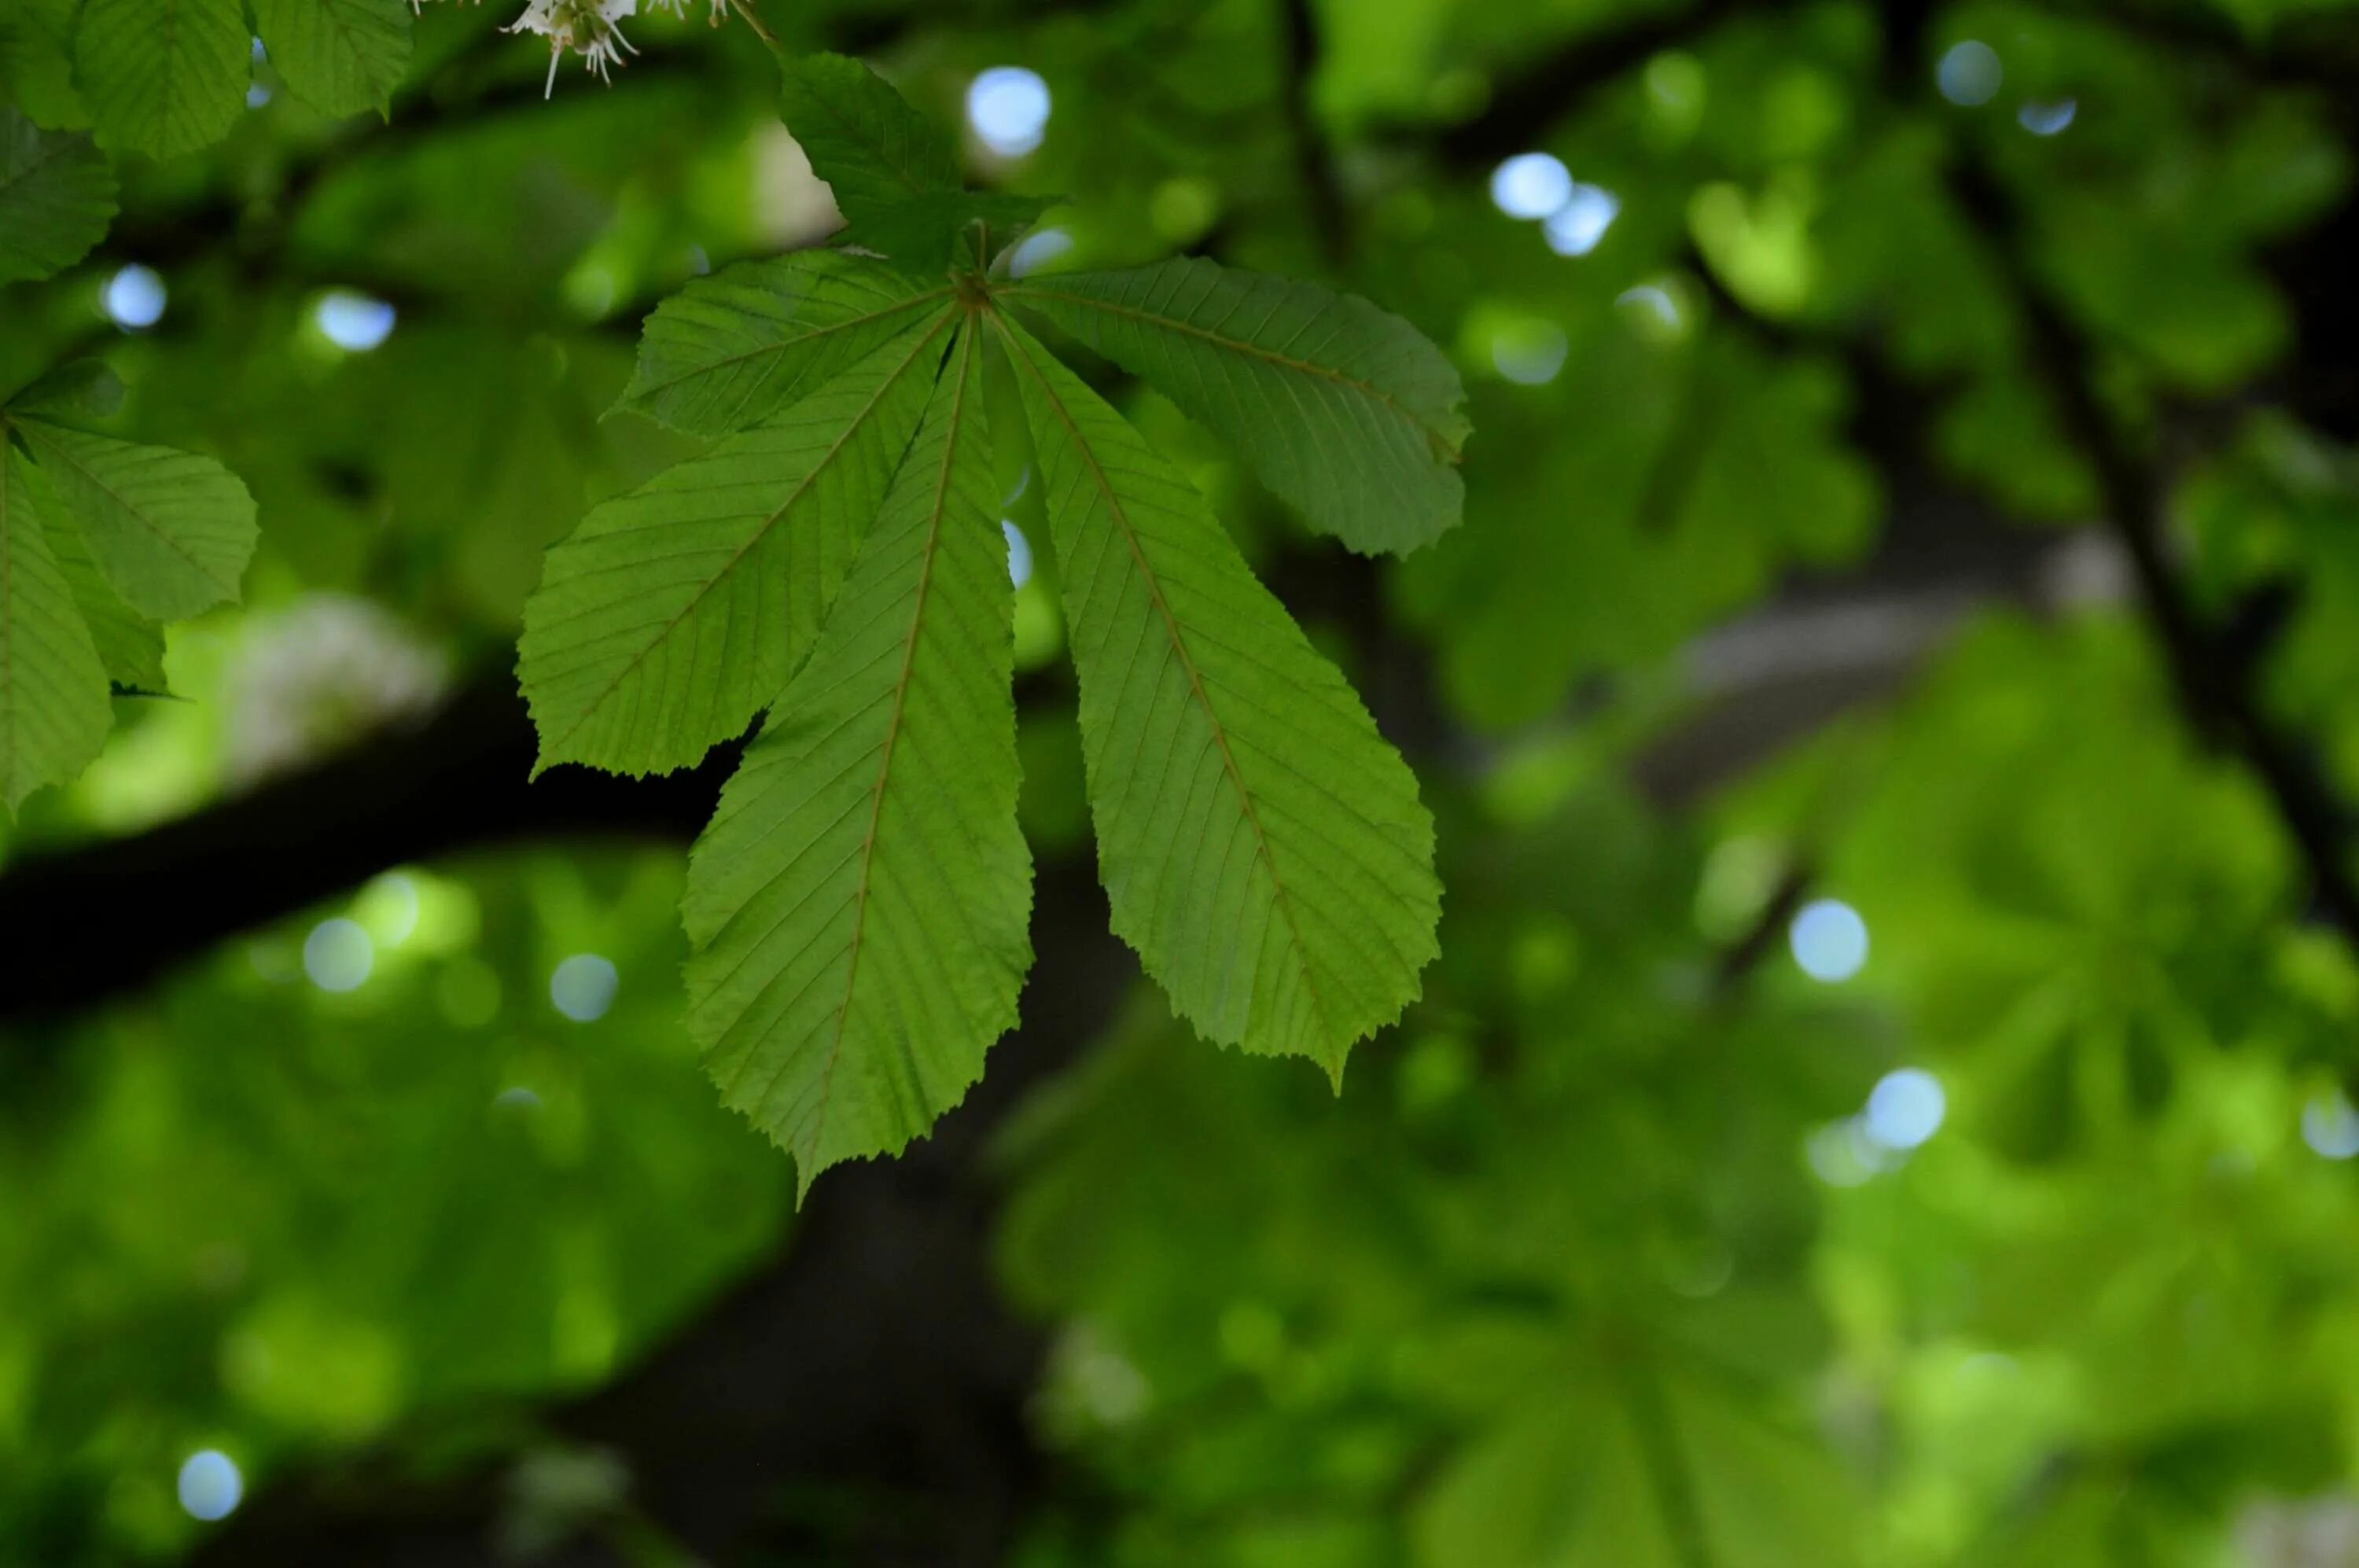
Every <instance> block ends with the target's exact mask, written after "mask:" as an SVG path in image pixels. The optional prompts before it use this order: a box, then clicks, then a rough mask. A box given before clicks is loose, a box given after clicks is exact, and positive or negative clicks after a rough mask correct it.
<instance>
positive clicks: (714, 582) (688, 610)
mask: <svg viewBox="0 0 2359 1568" xmlns="http://www.w3.org/2000/svg"><path fill="white" fill-rule="evenodd" d="M950 319H951V312H950V311H947V310H946V311H944V312H943V313H942V315H941V317H940V320H938V321H935V322H934V323H933V324H932V325H931V326H929V327H928V328H926V329H925V330H924V331H923V332H919V334H918V338H917V342H916V343H915V345H914V346H913V347H912V348H911V349H910V351H909V357H908V358H907V359H905V360H903V361H902V362H901V363H900V364H899V365H896V366H894V367H893V372H892V374H891V375H889V376H886V377H885V379H884V380H882V381H880V382H878V383H877V384H876V392H875V396H873V397H870V398H869V399H868V401H867V402H866V403H864V404H863V405H861V408H860V411H859V412H858V413H856V414H854V415H853V417H852V419H850V420H849V421H848V422H846V424H845V425H844V427H843V431H842V433H840V434H839V435H837V437H836V438H835V440H834V441H832V442H831V443H830V444H829V446H828V449H827V451H826V452H822V453H821V454H820V459H819V461H818V462H817V463H813V464H811V469H810V473H809V474H804V475H803V476H802V478H801V479H800V480H799V481H798V482H797V483H796V485H795V487H794V489H793V490H791V491H789V492H788V495H787V497H786V499H785V500H783V501H781V502H779V503H778V505H777V507H776V508H775V509H774V510H773V511H772V512H771V513H770V515H769V516H768V517H765V518H763V519H762V521H761V523H760V524H759V526H757V527H756V528H755V529H754V532H753V534H752V535H751V537H749V538H748V539H746V540H745V543H744V544H742V545H740V546H739V547H738V548H737V550H735V552H734V553H733V554H732V555H731V556H730V557H729V559H728V560H727V561H724V562H723V564H722V566H721V569H720V570H719V571H717V572H714V573H713V574H712V576H711V577H709V578H707V579H705V581H704V582H703V583H702V584H701V585H700V586H699V587H698V588H697V590H696V592H695V593H691V594H690V595H689V599H688V603H686V604H682V605H681V606H680V607H679V614H678V615H674V616H672V618H671V619H669V620H668V621H666V622H664V623H663V625H662V626H661V628H660V629H658V631H657V632H656V634H655V636H653V637H649V638H647V641H646V643H645V644H644V645H642V646H641V647H640V648H639V650H638V651H637V652H636V653H634V654H632V655H631V657H630V659H629V661H628V662H627V663H625V665H624V666H623V667H622V668H621V669H620V670H616V671H615V672H614V679H613V680H611V681H607V682H606V684H605V685H604V686H603V688H601V689H600V690H599V691H598V694H597V695H596V696H594V697H592V698H591V699H590V700H589V701H588V702H585V703H584V704H582V716H581V717H580V718H577V719H575V720H574V721H573V723H572V724H571V725H570V726H569V727H568V728H567V729H566V731H565V733H564V734H563V735H560V736H559V737H558V738H557V740H555V741H554V742H552V743H550V744H549V745H548V746H545V747H543V749H542V755H543V756H544V757H554V756H555V754H556V753H557V752H559V751H560V750H562V749H563V748H564V746H566V744H567V743H568V742H570V741H571V740H572V738H573V737H574V736H575V735H580V734H581V733H582V725H584V724H588V723H589V722H590V717H591V715H592V713H596V712H597V710H598V708H599V706H600V705H601V704H602V703H603V702H605V701H606V700H607V699H608V698H610V697H612V696H613V695H614V692H615V691H616V690H617V689H618V688H619V687H620V686H621V685H622V684H623V682H624V681H625V680H627V679H629V677H630V676H631V674H632V672H633V671H635V670H637V669H638V668H639V666H640V665H642V664H644V663H646V662H647V655H649V654H650V653H653V652H654V651H655V650H656V648H657V647H658V646H659V645H660V644H662V643H663V642H664V641H665V640H666V639H668V638H669V637H670V636H671V635H672V633H673V632H675V631H677V630H679V624H680V623H681V622H682V621H684V620H686V619H688V617H689V616H690V615H691V614H693V613H694V612H695V610H696V607H697V606H698V605H699V604H702V603H704V600H705V596H706V595H707V594H709V593H712V591H713V590H714V589H715V588H717V587H719V586H720V585H721V583H722V582H723V580H724V579H725V578H727V577H728V576H729V575H730V574H731V573H732V572H735V571H736V570H737V568H738V566H739V564H740V563H742V562H743V561H745V557H746V556H747V555H749V554H751V553H752V552H753V550H754V548H755V547H756V545H759V544H760V543H761V542H762V541H763V540H764V539H767V538H769V537H770V530H771V529H773V528H777V526H778V519H779V518H781V517H785V516H786V515H787V514H788V512H790V511H792V510H793V509H794V507H795V504H796V503H797V502H799V501H800V500H801V499H802V498H803V496H804V495H807V494H809V493H810V487H811V486H812V485H816V484H818V483H819V478H820V475H821V474H824V473H826V472H827V471H828V469H829V468H830V467H831V466H832V464H833V463H834V462H835V460H836V458H837V456H838V455H840V454H841V453H842V452H843V449H844V446H845V443H847V442H849V441H851V440H852V438H853V435H854V434H856V433H857V432H858V431H859V430H861V429H862V428H863V427H864V426H865V425H866V424H867V423H868V420H869V419H870V418H871V417H872V416H874V415H875V412H876V408H877V405H879V404H881V403H882V402H884V400H885V397H886V394H887V393H889V392H891V391H892V390H893V388H894V387H897V386H899V385H900V383H901V377H902V376H906V375H908V373H909V367H910V366H911V365H915V364H917V363H918V361H919V358H920V357H922V356H923V354H925V352H926V345H927V344H928V343H931V342H932V341H933V339H934V334H935V333H937V332H940V331H941V329H942V326H943V324H944V323H945V322H947V321H950ZM547 766H548V763H546V762H544V763H543V764H542V767H544V768H546V767H547ZM536 773H538V769H536Z"/></svg>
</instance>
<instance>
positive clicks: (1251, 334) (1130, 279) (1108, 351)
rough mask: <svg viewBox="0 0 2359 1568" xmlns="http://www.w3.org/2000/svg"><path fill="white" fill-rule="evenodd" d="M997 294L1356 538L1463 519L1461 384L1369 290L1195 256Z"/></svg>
mask: <svg viewBox="0 0 2359 1568" xmlns="http://www.w3.org/2000/svg"><path fill="white" fill-rule="evenodd" d="M1000 296H1001V298H1003V299H1006V300H1009V301H1011V302H1013V303H1015V304H1017V305H1020V306H1023V307H1024V308H1026V309H1027V310H1034V311H1037V312H1038V314H1040V315H1042V316H1044V317H1046V318H1048V319H1049V321H1053V322H1054V323H1056V325H1057V326H1059V327H1060V328H1061V329H1063V330H1064V331H1066V332H1071V334H1072V335H1073V336H1074V337H1076V338H1079V339H1080V340H1081V341H1082V343H1086V344H1088V345H1089V346H1090V347H1091V348H1093V349H1094V350H1095V351H1097V352H1098V353H1100V354H1103V355H1105V357H1106V358H1108V359H1111V360H1113V361H1114V363H1115V364H1116V365H1121V366H1122V367H1123V368H1124V369H1125V370H1127V371H1129V372H1131V373H1132V374H1133V375H1135V376H1140V377H1141V378H1143V379H1145V380H1146V381H1147V382H1148V383H1149V384H1150V385H1152V386H1153V387H1155V388H1156V389H1157V390H1158V391H1159V392H1161V393H1162V394H1163V395H1164V396H1165V397H1169V398H1170V399H1171V400H1172V401H1173V402H1174V403H1176V404H1178V405H1179V406H1180V410H1181V411H1182V412H1184V413H1185V414H1187V415H1188V417H1189V418H1190V419H1195V420H1196V421H1198V422H1199V423H1201V424H1202V425H1204V426H1205V427H1207V428H1208V429H1210V430H1212V431H1213V432H1214V433H1215V434H1217V435H1219V436H1221V437H1222V438H1223V440H1225V441H1230V442H1231V443H1233V444H1234V446H1235V447H1236V448H1237V450H1238V451H1239V452H1241V453H1242V454H1243V455H1244V457H1245V460H1246V461H1247V462H1248V463H1250V464H1251V465H1252V467H1253V469H1254V472H1255V473H1256V474H1257V475H1258V476H1259V477H1260V478H1261V480H1262V482H1263V483H1264V484H1266V485H1268V486H1269V487H1270V489H1271V490H1273V491H1275V492H1276V493H1277V495H1280V496H1281V497H1283V498H1284V499H1285V500H1286V501H1288V503H1289V504H1291V505H1292V506H1294V507H1296V508H1297V509H1298V510H1299V511H1300V512H1301V513H1302V515H1303V516H1304V517H1306V518H1308V519H1309V520H1310V523H1311V525H1312V526H1313V527H1315V528H1319V529H1320V530H1321V532H1324V533H1329V534H1332V535H1333V536H1334V537H1335V538H1337V539H1341V540H1343V543H1344V544H1345V545H1347V546H1348V547H1350V548H1351V549H1353V550H1358V551H1361V552H1362V553H1364V554H1375V553H1377V552H1379V551H1391V552H1393V553H1396V554H1406V553H1407V552H1408V551H1409V550H1415V549H1417V548H1418V547H1419V546H1420V545H1426V544H1430V543H1432V542H1433V540H1434V539H1438V538H1439V537H1440V535H1441V534H1442V532H1443V531H1444V530H1445V529H1448V528H1451V527H1453V526H1454V525H1455V524H1456V523H1457V521H1458V518H1459V514H1460V511H1461V509H1462V506H1463V505H1464V500H1465V486H1464V485H1463V484H1462V481H1461V480H1460V478H1459V474H1458V467H1457V463H1458V457H1459V449H1460V448H1461V447H1462V445H1463V444H1464V442H1465V440H1466V436H1467V432H1468V429H1469V427H1468V425H1467V422H1466V418H1465V415H1464V413H1463V412H1462V409H1461V408H1460V405H1461V404H1462V402H1463V400H1464V398H1465V389H1464V387H1462V385H1461V384H1460V382H1459V378H1458V373H1457V371H1456V370H1455V369H1454V368H1452V367H1451V364H1450V362H1449V360H1448V359H1446V358H1445V357H1443V355H1442V354H1441V352H1440V350H1439V349H1437V348H1435V347H1434V346H1433V344H1432V343H1430V342H1428V341H1427V340H1426V338H1425V337H1424V336H1423V335H1422V334H1421V333H1419V332H1418V331H1417V329H1416V328H1414V327H1412V326H1410V325H1409V324H1408V322H1407V321H1402V320H1401V319H1400V318H1399V317H1397V316H1393V315H1388V314H1386V312H1384V311H1382V310H1378V309H1376V307H1375V306H1374V305H1371V304H1369V303H1368V302H1367V301H1366V300H1364V299H1357V298H1354V297H1353V296H1351V295H1346V294H1337V293H1335V292H1333V291H1332V290H1330V289H1322V288H1321V287H1319V286H1318V285H1317V284H1314V283H1304V282H1299V281H1297V280H1295V279H1292V278H1274V277H1270V276H1267V275H1265V274H1261V273H1252V272H1235V271H1231V270H1230V269H1228V268H1226V267H1221V266H1220V265H1218V264H1217V263H1214V262H1210V261H1204V260H1201V259H1193V258H1188V257H1181V258H1178V259H1175V260H1171V261H1166V262H1162V263H1159V264H1158V265H1156V266H1153V267H1139V268H1137V269H1136V270H1134V271H1128V272H1102V273H1079V274H1074V275H1071V276H1069V277H1060V278H1053V279H1049V280H1047V281H1043V282H1039V283H1027V284H1017V285H1015V286H1013V287H1011V288H1007V289H1003V290H1001V291H1000Z"/></svg>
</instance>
